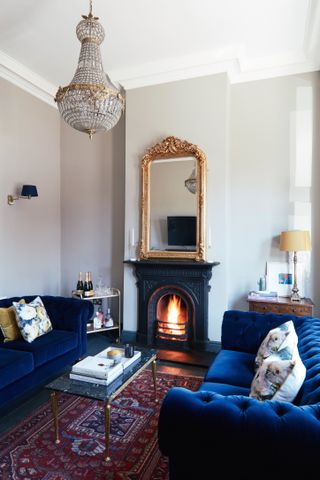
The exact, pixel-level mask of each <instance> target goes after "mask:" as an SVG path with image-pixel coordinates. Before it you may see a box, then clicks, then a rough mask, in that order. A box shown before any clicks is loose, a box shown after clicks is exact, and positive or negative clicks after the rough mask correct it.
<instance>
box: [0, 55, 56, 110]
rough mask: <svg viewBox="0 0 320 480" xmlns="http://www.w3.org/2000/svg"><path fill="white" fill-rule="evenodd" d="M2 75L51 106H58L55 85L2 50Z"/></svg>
mask: <svg viewBox="0 0 320 480" xmlns="http://www.w3.org/2000/svg"><path fill="white" fill-rule="evenodd" d="M0 77H1V78H4V79H5V80H8V81H9V82H11V83H13V84H14V85H16V86H17V87H20V88H22V89H23V90H25V91H26V92H28V93H31V95H33V96H35V97H37V98H39V99H40V100H42V101H43V102H46V103H47V104H49V105H50V106H51V107H56V106H55V102H54V95H55V93H56V91H57V88H56V87H55V85H53V84H52V83H50V82H48V81H47V80H45V79H44V78H43V77H41V76H40V75H38V74H36V73H35V72H33V71H32V70H30V69H29V68H27V67H25V66H24V65H23V64H22V63H19V62H17V61H16V60H14V59H13V58H12V57H9V55H6V54H5V53H4V52H1V51H0Z"/></svg>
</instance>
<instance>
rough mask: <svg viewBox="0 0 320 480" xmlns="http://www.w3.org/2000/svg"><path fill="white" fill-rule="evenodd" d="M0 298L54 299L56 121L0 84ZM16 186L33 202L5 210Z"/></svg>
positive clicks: (57, 247) (57, 264)
mask: <svg viewBox="0 0 320 480" xmlns="http://www.w3.org/2000/svg"><path fill="white" fill-rule="evenodd" d="M0 98H1V113H0V192H1V196H0V199H1V201H0V226H1V228H0V296H1V295H3V296H12V295H26V294H34V293H35V294H58V293H60V119H59V115H58V112H57V111H56V110H55V109H53V108H52V107H49V106H48V105H47V104H45V103H43V102H41V101H40V100H38V99H36V98H34V97H33V96H31V95H29V94H28V93H26V92H24V91H23V90H21V89H19V88H17V87H15V86H14V85H12V84H10V83H8V82H7V81H5V80H2V79H0ZM22 184H34V185H36V186H37V187H38V194H39V197H38V198H33V199H31V200H22V199H20V200H18V201H17V202H15V204H14V205H12V206H9V205H8V204H7V195H8V194H17V193H20V192H21V186H22Z"/></svg>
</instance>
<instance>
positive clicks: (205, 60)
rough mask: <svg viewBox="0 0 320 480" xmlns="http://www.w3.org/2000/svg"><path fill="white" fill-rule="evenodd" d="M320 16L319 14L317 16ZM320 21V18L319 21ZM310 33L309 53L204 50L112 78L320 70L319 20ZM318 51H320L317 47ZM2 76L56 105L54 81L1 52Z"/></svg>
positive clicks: (246, 78)
mask: <svg viewBox="0 0 320 480" xmlns="http://www.w3.org/2000/svg"><path fill="white" fill-rule="evenodd" d="M311 3H312V5H313V8H310V15H309V18H311V16H313V15H314V14H315V12H314V8H319V5H318V4H315V3H314V2H313V1H311ZM315 17H316V18H319V17H320V15H315ZM319 21H320V20H319ZM308 27H309V28H308V32H309V34H308V36H306V37H305V48H306V50H307V55H302V54H301V52H295V53H293V52H288V53H287V54H286V55H281V56H278V57H265V58H258V59H250V60H249V59H248V58H247V56H246V53H245V51H244V50H243V49H242V48H239V47H237V48H234V49H233V50H232V51H230V50H229V51H228V52H226V51H224V52H215V53H214V54H213V53H212V52H202V53H197V54H195V55H192V56H190V55H188V56H186V57H183V58H176V59H169V60H166V61H162V62H153V63H152V64H145V65H141V66H135V67H134V68H131V69H126V70H121V71H120V70H119V71H109V72H108V74H109V75H110V77H111V78H112V79H120V80H119V83H120V84H121V85H122V86H123V87H124V88H125V90H131V89H135V88H141V87H146V86H153V85H160V84H164V83H168V82H174V81H178V80H186V79H190V78H196V77H202V76H207V75H214V74H218V73H227V74H228V77H229V80H230V83H231V84H234V83H241V82H250V81H255V80H262V79H268V78H273V77H279V76H286V75H293V74H300V73H306V72H313V71H317V70H319V62H315V61H313V58H314V57H315V52H318V51H320V45H319V47H318V43H319V42H320V40H319V38H318V37H319V36H318V35H317V34H316V31H317V28H318V27H319V28H320V26H319V25H318V22H316V21H313V22H311V21H310V22H309V25H308ZM317 47H318V48H319V50H318V48H317ZM0 77H2V78H5V79H6V80H8V81H9V82H11V83H13V84H14V85H16V86H18V87H20V88H22V89H23V90H25V91H27V92H28V93H31V94H32V95H34V96H35V97H37V98H39V99H40V100H42V101H44V102H46V103H47V104H48V105H50V106H52V107H55V108H56V104H55V102H54V95H55V93H56V91H57V86H55V85H53V84H51V83H50V82H48V81H47V80H45V79H44V78H42V77H41V76H39V75H38V74H36V73H35V72H33V71H32V70H30V69H29V68H27V67H25V66H24V65H22V64H21V63H19V62H17V61H16V60H14V59H13V58H11V57H9V56H8V55H6V54H5V53H3V52H1V51H0Z"/></svg>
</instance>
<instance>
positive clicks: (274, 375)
mask: <svg viewBox="0 0 320 480" xmlns="http://www.w3.org/2000/svg"><path fill="white" fill-rule="evenodd" d="M305 376H306V367H305V366H304V364H303V363H302V360H301V358H300V356H299V352H298V348H297V347H296V348H295V349H294V352H293V359H292V360H281V359H279V357H278V355H277V354H275V355H271V356H270V357H268V358H267V359H266V360H264V361H263V362H262V365H261V366H260V367H259V369H258V371H257V373H256V374H255V376H254V379H253V381H252V384H251V391H250V397H253V398H257V399H258V400H282V401H286V402H292V401H293V400H294V399H295V397H296V396H297V394H298V392H299V390H300V388H301V386H302V384H303V382H304V379H305Z"/></svg>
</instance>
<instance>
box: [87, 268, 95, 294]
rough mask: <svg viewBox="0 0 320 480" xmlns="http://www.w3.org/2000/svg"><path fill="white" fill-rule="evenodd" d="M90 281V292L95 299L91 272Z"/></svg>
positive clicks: (89, 274) (89, 273)
mask: <svg viewBox="0 0 320 480" xmlns="http://www.w3.org/2000/svg"><path fill="white" fill-rule="evenodd" d="M88 280H89V287H90V291H91V296H92V297H93V296H94V289H93V283H92V279H91V272H88Z"/></svg>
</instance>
